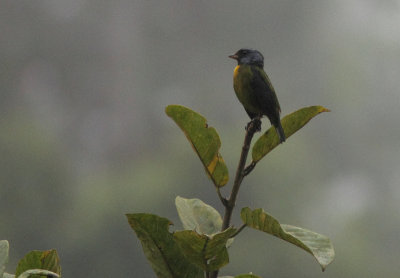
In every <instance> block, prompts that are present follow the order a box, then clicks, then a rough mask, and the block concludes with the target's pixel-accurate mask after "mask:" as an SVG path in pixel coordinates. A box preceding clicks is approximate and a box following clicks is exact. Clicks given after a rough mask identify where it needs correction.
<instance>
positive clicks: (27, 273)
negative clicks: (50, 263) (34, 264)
mask: <svg viewBox="0 0 400 278" xmlns="http://www.w3.org/2000/svg"><path fill="white" fill-rule="evenodd" d="M32 275H35V276H36V275H38V276H46V277H48V278H50V277H60V275H58V274H57V273H54V272H52V271H48V270H44V269H30V270H27V271H25V272H24V273H22V274H21V275H19V276H18V278H29V277H30V276H32Z"/></svg>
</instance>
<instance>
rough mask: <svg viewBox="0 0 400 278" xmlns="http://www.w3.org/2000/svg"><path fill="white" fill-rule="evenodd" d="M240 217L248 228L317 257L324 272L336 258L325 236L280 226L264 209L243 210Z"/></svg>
mask: <svg viewBox="0 0 400 278" xmlns="http://www.w3.org/2000/svg"><path fill="white" fill-rule="evenodd" d="M240 217H241V218H242V220H243V222H244V223H245V224H246V225H247V226H249V227H251V228H253V229H257V230H260V231H263V232H266V233H268V234H271V235H273V236H276V237H278V238H280V239H283V240H285V241H287V242H290V243H292V244H294V245H296V246H298V247H300V248H302V249H303V250H305V251H307V252H308V253H310V254H311V255H313V256H314V257H315V259H316V260H317V261H318V263H319V264H320V265H321V268H322V271H324V270H325V268H326V266H327V265H328V264H330V263H331V262H332V261H333V258H334V257H335V251H334V250H333V246H332V243H331V241H330V239H329V238H327V237H326V236H324V235H320V234H317V233H315V232H312V231H309V230H306V229H303V228H299V227H295V226H291V225H284V224H280V223H279V222H278V220H276V219H275V218H274V217H272V216H271V215H268V214H267V213H265V212H264V211H263V210H262V209H255V210H253V211H252V210H251V209H250V208H243V209H242V211H241V213H240Z"/></svg>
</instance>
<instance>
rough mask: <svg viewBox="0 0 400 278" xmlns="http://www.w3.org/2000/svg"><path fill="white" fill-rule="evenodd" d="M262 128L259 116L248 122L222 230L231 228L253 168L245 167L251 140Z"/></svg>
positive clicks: (215, 276) (213, 276)
mask: <svg viewBox="0 0 400 278" xmlns="http://www.w3.org/2000/svg"><path fill="white" fill-rule="evenodd" d="M260 130H261V121H260V119H259V118H255V119H253V120H252V121H251V122H249V123H248V124H247V127H246V135H245V137H244V142H243V147H242V153H241V154H240V159H239V164H238V167H237V169H236V175H235V180H234V182H233V187H232V191H231V195H230V196H229V198H228V199H226V202H225V203H224V202H223V204H224V206H225V215H224V220H223V222H222V231H225V230H226V229H227V228H229V226H230V224H231V218H232V213H233V209H234V207H235V204H236V198H237V195H238V193H239V189H240V185H241V184H242V181H243V178H244V177H245V175H247V174H248V173H249V172H250V171H251V170H252V169H251V170H250V171H249V172H248V173H245V171H244V168H245V166H246V159H247V155H248V153H249V150H250V144H251V140H252V139H253V136H254V133H256V132H257V131H260ZM254 166H255V165H254ZM253 168H254V167H253ZM221 200H222V199H221ZM243 228H244V227H243ZM243 228H242V229H243ZM217 277H218V270H216V271H213V272H212V273H211V275H210V278H217Z"/></svg>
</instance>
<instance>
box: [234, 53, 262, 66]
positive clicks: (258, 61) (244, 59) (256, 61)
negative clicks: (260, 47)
mask: <svg viewBox="0 0 400 278" xmlns="http://www.w3.org/2000/svg"><path fill="white" fill-rule="evenodd" d="M229 58H232V59H234V60H236V61H237V62H238V65H254V66H258V67H261V68H263V67H264V56H263V55H262V54H261V53H260V52H259V51H257V50H255V49H247V48H242V49H240V50H238V51H237V52H236V53H235V54H233V55H230V56H229Z"/></svg>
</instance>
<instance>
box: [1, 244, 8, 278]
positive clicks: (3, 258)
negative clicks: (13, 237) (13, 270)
mask: <svg viewBox="0 0 400 278" xmlns="http://www.w3.org/2000/svg"><path fill="white" fill-rule="evenodd" d="M8 250H9V244H8V241H7V240H0V278H1V277H3V273H4V271H5V269H6V265H7V263H8Z"/></svg>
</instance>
